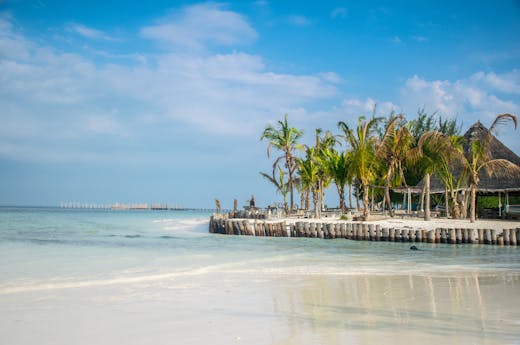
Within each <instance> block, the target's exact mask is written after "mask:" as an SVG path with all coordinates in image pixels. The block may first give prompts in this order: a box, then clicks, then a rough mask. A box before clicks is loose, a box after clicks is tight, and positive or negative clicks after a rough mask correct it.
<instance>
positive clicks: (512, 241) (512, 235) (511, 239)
mask: <svg viewBox="0 0 520 345" xmlns="http://www.w3.org/2000/svg"><path fill="white" fill-rule="evenodd" d="M516 241H517V240H516V229H509V245H510V246H516Z"/></svg>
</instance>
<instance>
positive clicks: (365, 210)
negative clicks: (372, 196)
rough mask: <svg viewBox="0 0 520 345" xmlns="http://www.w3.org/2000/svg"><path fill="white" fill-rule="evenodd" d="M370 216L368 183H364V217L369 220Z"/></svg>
mask: <svg viewBox="0 0 520 345" xmlns="http://www.w3.org/2000/svg"><path fill="white" fill-rule="evenodd" d="M369 217H370V210H369V209H368V184H366V185H365V184H363V218H364V220H368V218H369Z"/></svg>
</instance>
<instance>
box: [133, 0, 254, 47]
mask: <svg viewBox="0 0 520 345" xmlns="http://www.w3.org/2000/svg"><path fill="white" fill-rule="evenodd" d="M140 33H141V36H143V37H145V38H149V39H154V40H158V41H160V42H163V43H166V44H168V45H170V46H172V47H182V48H189V49H202V48H204V47H206V46H207V45H213V44H216V45H223V46H231V45H237V44H244V43H250V42H252V41H254V40H255V39H256V38H257V36H258V34H257V33H256V31H255V30H254V29H253V28H252V27H251V26H250V25H249V23H248V22H247V20H246V18H244V17H243V16H242V15H240V14H238V13H236V12H232V11H229V10H226V9H225V6H224V5H223V4H218V3H205V4H199V5H192V6H188V7H185V8H184V9H183V10H182V11H180V13H174V14H172V15H171V16H170V17H168V18H166V19H163V20H162V21H161V22H160V23H158V24H155V25H152V26H147V27H144V28H142V29H141V31H140Z"/></svg>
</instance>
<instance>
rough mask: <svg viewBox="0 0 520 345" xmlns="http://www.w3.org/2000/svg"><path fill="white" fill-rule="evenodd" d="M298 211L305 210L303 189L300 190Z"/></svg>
mask: <svg viewBox="0 0 520 345" xmlns="http://www.w3.org/2000/svg"><path fill="white" fill-rule="evenodd" d="M300 209H301V210H304V209H305V190H304V189H302V191H301V194H300Z"/></svg>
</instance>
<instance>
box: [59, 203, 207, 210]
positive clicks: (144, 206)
mask: <svg viewBox="0 0 520 345" xmlns="http://www.w3.org/2000/svg"><path fill="white" fill-rule="evenodd" d="M59 207H60V208H65V209H90V210H114V211H126V210H153V211H166V210H168V211H199V212H215V209H202V208H189V207H183V206H169V205H168V204H160V203H152V204H148V203H132V204H127V203H119V202H116V203H113V204H95V203H81V202H61V203H60V206H59Z"/></svg>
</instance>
